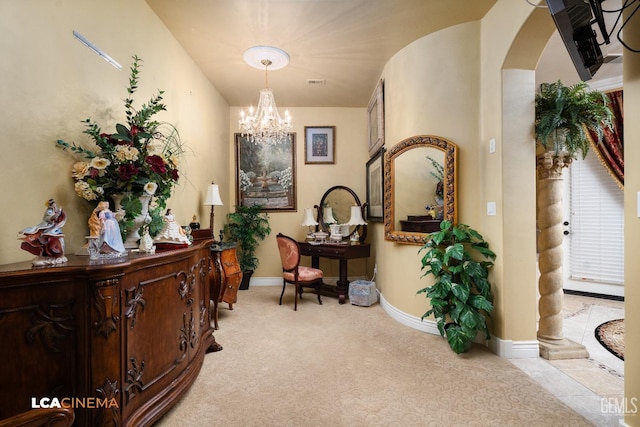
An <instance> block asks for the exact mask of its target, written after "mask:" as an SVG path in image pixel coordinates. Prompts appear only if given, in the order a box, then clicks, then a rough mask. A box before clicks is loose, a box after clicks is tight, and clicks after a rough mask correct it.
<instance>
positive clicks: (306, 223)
mask: <svg viewBox="0 0 640 427" xmlns="http://www.w3.org/2000/svg"><path fill="white" fill-rule="evenodd" d="M300 225H301V226H303V227H311V226H312V225H318V221H316V219H315V218H314V217H313V212H312V211H311V208H304V220H303V221H302V224H300Z"/></svg>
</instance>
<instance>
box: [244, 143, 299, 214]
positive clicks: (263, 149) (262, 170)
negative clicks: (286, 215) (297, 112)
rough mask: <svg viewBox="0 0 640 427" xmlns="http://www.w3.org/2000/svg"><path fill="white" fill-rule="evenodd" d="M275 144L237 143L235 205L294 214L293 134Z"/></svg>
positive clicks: (294, 153) (294, 170)
mask: <svg viewBox="0 0 640 427" xmlns="http://www.w3.org/2000/svg"><path fill="white" fill-rule="evenodd" d="M289 136H290V138H286V139H283V140H281V141H278V142H277V143H275V144H261V143H255V142H251V141H249V139H248V138H247V137H245V136H242V135H241V134H239V133H236V134H235V140H236V141H235V142H236V204H237V205H238V206H253V205H262V206H263V210H264V211H294V212H295V211H296V210H297V209H296V134H295V133H290V134H289Z"/></svg>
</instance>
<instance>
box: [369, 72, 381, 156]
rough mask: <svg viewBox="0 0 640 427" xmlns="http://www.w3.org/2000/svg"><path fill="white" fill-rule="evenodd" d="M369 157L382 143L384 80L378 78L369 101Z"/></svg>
mask: <svg viewBox="0 0 640 427" xmlns="http://www.w3.org/2000/svg"><path fill="white" fill-rule="evenodd" d="M367 111H368V112H369V119H368V123H369V157H370V158H371V157H373V156H374V155H375V154H376V153H377V152H378V150H380V148H381V147H382V146H383V145H384V81H383V80H380V81H379V82H378V85H377V86H376V89H375V90H374V91H373V95H371V100H370V101H369V107H368V108H367Z"/></svg>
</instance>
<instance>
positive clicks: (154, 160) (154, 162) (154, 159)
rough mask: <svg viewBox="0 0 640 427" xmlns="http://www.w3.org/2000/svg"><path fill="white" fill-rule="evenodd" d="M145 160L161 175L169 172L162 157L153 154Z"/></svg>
mask: <svg viewBox="0 0 640 427" xmlns="http://www.w3.org/2000/svg"><path fill="white" fill-rule="evenodd" d="M145 161H146V162H147V163H148V164H149V165H150V166H151V170H152V171H154V172H155V173H157V174H159V175H164V174H165V173H167V167H166V166H165V164H164V160H162V157H160V156H158V155H155V154H154V155H153V156H149V157H147V158H146V160H145Z"/></svg>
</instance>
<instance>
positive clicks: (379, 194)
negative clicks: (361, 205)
mask: <svg viewBox="0 0 640 427" xmlns="http://www.w3.org/2000/svg"><path fill="white" fill-rule="evenodd" d="M384 151H385V150H384V147H383V148H381V149H380V150H378V152H377V153H376V154H374V155H373V157H372V158H371V159H370V160H369V161H368V162H367V219H368V220H369V221H380V222H382V219H383V209H384Z"/></svg>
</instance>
